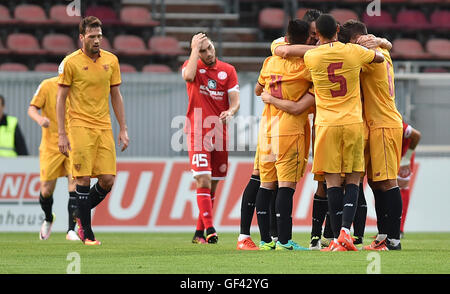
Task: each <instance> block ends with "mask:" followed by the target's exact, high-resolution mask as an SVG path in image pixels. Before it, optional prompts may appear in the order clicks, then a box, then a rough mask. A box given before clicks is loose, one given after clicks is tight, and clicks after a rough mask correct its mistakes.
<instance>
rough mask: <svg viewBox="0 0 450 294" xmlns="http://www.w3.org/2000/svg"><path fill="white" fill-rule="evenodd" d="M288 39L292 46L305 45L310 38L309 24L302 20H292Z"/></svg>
mask: <svg viewBox="0 0 450 294" xmlns="http://www.w3.org/2000/svg"><path fill="white" fill-rule="evenodd" d="M286 37H287V39H288V41H289V43H291V44H305V43H306V40H307V39H308V37H309V23H308V22H307V21H304V20H301V19H293V20H290V21H289V24H288V27H287V33H286Z"/></svg>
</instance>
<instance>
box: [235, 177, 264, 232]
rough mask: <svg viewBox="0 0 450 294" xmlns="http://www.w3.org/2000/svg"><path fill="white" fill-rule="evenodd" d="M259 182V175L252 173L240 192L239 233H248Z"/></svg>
mask: <svg viewBox="0 0 450 294" xmlns="http://www.w3.org/2000/svg"><path fill="white" fill-rule="evenodd" d="M259 184H260V179H259V176H256V175H252V176H251V178H250V180H249V182H248V184H247V186H246V187H245V190H244V193H243V194H242V202H241V229H240V233H241V234H243V235H250V227H251V225H252V219H253V213H254V211H255V202H256V194H258V190H259Z"/></svg>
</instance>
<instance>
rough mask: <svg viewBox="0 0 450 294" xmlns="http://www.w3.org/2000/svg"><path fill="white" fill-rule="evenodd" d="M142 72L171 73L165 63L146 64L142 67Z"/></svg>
mask: <svg viewBox="0 0 450 294" xmlns="http://www.w3.org/2000/svg"><path fill="white" fill-rule="evenodd" d="M142 72H156V73H171V72H172V69H170V67H169V66H167V65H165V64H147V65H145V66H144V67H143V68H142Z"/></svg>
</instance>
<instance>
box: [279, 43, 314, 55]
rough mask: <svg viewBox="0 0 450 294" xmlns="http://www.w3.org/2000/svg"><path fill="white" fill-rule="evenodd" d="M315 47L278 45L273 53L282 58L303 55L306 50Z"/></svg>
mask: <svg viewBox="0 0 450 294" xmlns="http://www.w3.org/2000/svg"><path fill="white" fill-rule="evenodd" d="M314 48H317V46H313V45H300V44H295V45H280V46H278V47H277V48H275V50H274V54H275V55H278V56H280V57H283V58H287V57H303V56H304V55H305V53H306V52H307V51H308V50H311V49H314Z"/></svg>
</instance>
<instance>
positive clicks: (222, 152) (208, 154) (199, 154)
mask: <svg viewBox="0 0 450 294" xmlns="http://www.w3.org/2000/svg"><path fill="white" fill-rule="evenodd" d="M187 138H188V152H189V162H190V164H191V171H192V174H193V176H194V177H195V176H198V175H202V174H210V175H211V179H212V180H223V179H225V177H226V175H227V171H228V151H227V148H226V147H227V141H226V139H225V140H216V141H215V142H213V140H211V138H207V137H206V136H198V137H196V138H194V134H188V136H187Z"/></svg>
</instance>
